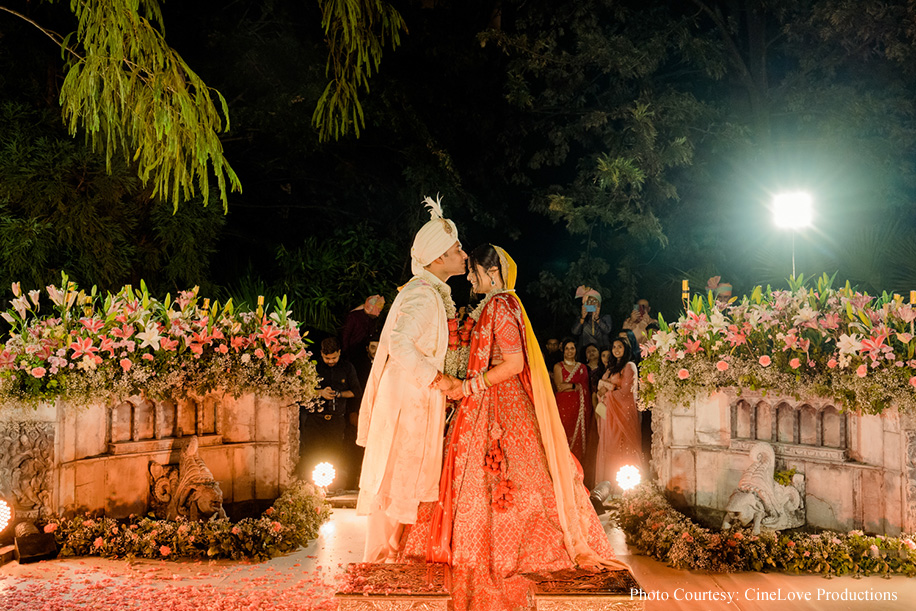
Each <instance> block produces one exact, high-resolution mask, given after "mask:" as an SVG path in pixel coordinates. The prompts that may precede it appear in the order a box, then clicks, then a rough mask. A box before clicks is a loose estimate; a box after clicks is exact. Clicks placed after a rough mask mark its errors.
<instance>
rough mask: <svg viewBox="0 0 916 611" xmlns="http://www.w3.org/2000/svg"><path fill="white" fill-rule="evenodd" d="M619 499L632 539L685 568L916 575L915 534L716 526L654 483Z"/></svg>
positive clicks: (629, 542) (622, 518) (618, 515)
mask: <svg viewBox="0 0 916 611" xmlns="http://www.w3.org/2000/svg"><path fill="white" fill-rule="evenodd" d="M615 503H616V504H615V513H616V520H617V523H618V525H619V526H620V528H621V529H623V531H624V533H626V538H627V545H629V546H630V547H631V548H632V549H635V550H636V551H638V552H639V553H642V554H645V555H647V556H651V557H653V558H655V559H656V560H659V561H661V562H666V563H668V564H669V565H670V566H673V567H675V568H679V569H686V568H690V569H699V570H708V571H714V572H736V571H784V572H793V573H820V574H823V575H825V576H833V575H850V574H851V575H871V574H875V573H877V574H880V575H890V574H893V573H899V574H904V575H907V576H909V577H912V576H914V575H916V542H914V541H913V538H912V537H910V536H900V537H888V536H883V535H874V536H871V535H866V534H865V533H863V532H862V531H860V530H854V531H851V532H849V533H845V534H843V533H835V532H830V531H824V532H820V533H816V534H810V533H802V532H795V531H792V532H789V531H783V532H778V533H773V532H763V533H761V534H760V535H754V534H752V533H751V530H750V529H749V528H747V529H741V528H738V529H732V530H730V531H715V530H710V529H708V528H703V527H701V526H698V525H697V524H696V523H694V522H693V521H691V520H690V519H689V518H687V517H686V516H685V515H683V514H682V513H680V512H678V511H676V510H675V509H673V508H672V507H671V506H670V505H669V504H668V502H667V501H666V500H665V498H664V496H662V494H661V492H660V491H659V490H658V488H656V487H655V486H654V485H652V484H642V485H640V486H639V487H637V488H635V489H634V490H631V491H629V492H627V493H625V494H624V495H623V497H622V498H620V499H618V500H616V501H615Z"/></svg>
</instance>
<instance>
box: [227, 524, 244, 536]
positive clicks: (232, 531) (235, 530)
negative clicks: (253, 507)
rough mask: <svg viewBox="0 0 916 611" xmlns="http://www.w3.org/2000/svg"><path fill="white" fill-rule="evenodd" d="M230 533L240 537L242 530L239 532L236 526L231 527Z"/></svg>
mask: <svg viewBox="0 0 916 611" xmlns="http://www.w3.org/2000/svg"><path fill="white" fill-rule="evenodd" d="M230 532H231V533H232V534H233V535H240V534H242V530H241V529H240V528H239V527H238V526H233V527H232V530H231V531H230Z"/></svg>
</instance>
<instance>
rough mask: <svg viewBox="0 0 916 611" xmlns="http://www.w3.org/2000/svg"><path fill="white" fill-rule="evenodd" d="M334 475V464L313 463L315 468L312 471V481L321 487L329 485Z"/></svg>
mask: <svg viewBox="0 0 916 611" xmlns="http://www.w3.org/2000/svg"><path fill="white" fill-rule="evenodd" d="M336 476H337V473H336V472H335V471H334V466H333V465H332V464H331V463H329V462H321V463H318V464H317V465H315V470H314V471H312V481H313V482H315V485H316V486H319V487H321V488H327V487H328V486H330V485H331V482H333V481H334V478H335V477H336Z"/></svg>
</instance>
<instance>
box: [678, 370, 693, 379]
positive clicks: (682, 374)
mask: <svg viewBox="0 0 916 611" xmlns="http://www.w3.org/2000/svg"><path fill="white" fill-rule="evenodd" d="M677 377H679V378H680V379H682V380H686V379H687V378H689V377H690V372H689V371H687V370H686V369H678V370H677Z"/></svg>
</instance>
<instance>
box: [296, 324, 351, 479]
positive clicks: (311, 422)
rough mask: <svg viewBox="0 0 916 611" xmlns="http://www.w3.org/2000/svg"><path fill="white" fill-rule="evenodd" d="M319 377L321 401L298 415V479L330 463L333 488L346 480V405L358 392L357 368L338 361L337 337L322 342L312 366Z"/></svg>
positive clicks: (338, 345)
mask: <svg viewBox="0 0 916 611" xmlns="http://www.w3.org/2000/svg"><path fill="white" fill-rule="evenodd" d="M315 369H316V370H317V372H318V376H319V377H320V378H321V383H320V384H321V389H320V390H319V395H320V399H318V401H317V402H316V404H315V405H313V406H312V408H311V409H302V410H300V412H299V469H298V471H299V477H301V478H302V479H305V480H307V481H311V479H312V470H313V469H314V468H315V465H317V464H318V463H322V462H329V463H331V465H333V466H334V469H335V471H336V473H337V475H336V477H335V478H334V482H332V484H331V487H332V488H340V487H342V486H344V485H345V483H346V482H347V479H348V474H347V470H348V462H349V461H348V460H347V456H346V452H345V449H344V430H345V428H346V424H347V412H348V411H349V410H348V403H349V402H350V401H355V400H356V399H355V398H356V397H357V396H358V395H359V394H360V392H361V387H360V384H359V379H358V378H357V376H356V369H355V368H354V367H353V365H352V364H350V363H349V362H347V361H343V360H341V359H340V344H339V343H338V342H337V338H335V337H329V338H327V339H325V340H324V341H322V342H321V360H320V361H318V363H316V364H315Z"/></svg>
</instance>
